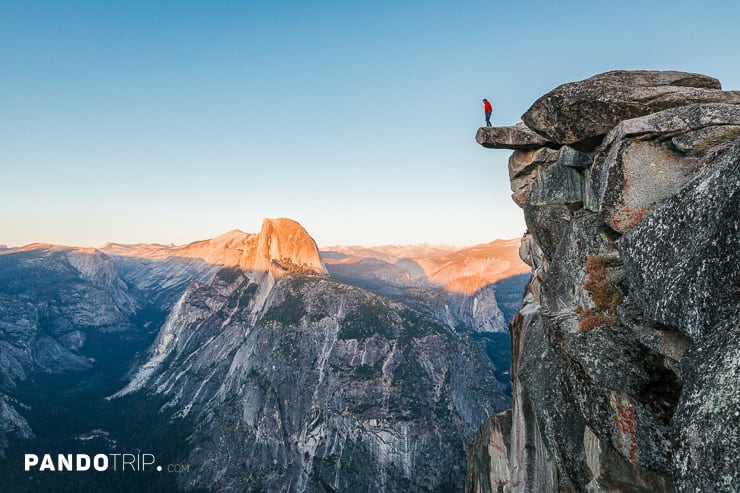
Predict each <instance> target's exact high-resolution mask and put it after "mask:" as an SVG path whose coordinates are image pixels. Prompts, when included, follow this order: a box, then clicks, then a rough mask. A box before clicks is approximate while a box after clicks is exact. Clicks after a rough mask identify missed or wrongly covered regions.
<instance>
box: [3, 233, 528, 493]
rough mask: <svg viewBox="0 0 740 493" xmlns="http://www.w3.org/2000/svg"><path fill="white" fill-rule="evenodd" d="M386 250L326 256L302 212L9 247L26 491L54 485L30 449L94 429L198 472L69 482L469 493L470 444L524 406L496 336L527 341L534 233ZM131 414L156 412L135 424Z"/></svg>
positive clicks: (8, 365) (9, 343) (72, 441)
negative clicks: (217, 228) (504, 299)
mask: <svg viewBox="0 0 740 493" xmlns="http://www.w3.org/2000/svg"><path fill="white" fill-rule="evenodd" d="M382 250H385V253H384V255H386V257H385V260H383V259H378V258H376V257H371V256H369V255H367V253H370V252H366V255H367V256H363V257H360V256H359V255H357V253H360V252H359V251H357V250H354V249H351V248H345V249H339V248H333V249H331V250H327V251H323V252H322V253H321V254H320V253H319V249H318V248H317V246H316V243H315V242H314V240H313V239H312V238H311V237H310V235H309V234H308V233H307V232H306V231H305V229H303V227H301V226H300V225H299V224H298V223H296V222H295V221H292V220H289V219H272V220H265V221H264V223H263V225H262V228H261V230H260V232H259V233H256V234H250V233H244V232H241V231H239V230H233V231H230V232H228V233H226V234H224V235H221V236H218V237H216V238H214V239H211V240H204V241H199V242H194V243H191V244H188V245H185V246H173V245H158V244H138V245H122V244H111V243H109V244H106V245H104V246H103V247H101V248H100V249H81V248H73V247H62V246H55V245H42V244H35V245H29V246H26V247H22V248H16V249H7V250H4V251H3V252H2V254H0V286H2V287H0V297H2V301H3V303H2V304H1V305H0V306H1V307H2V308H1V309H2V312H0V347H2V352H1V353H0V392H2V398H1V399H0V413H2V416H0V423H2V428H0V449H2V450H4V453H6V455H7V457H6V459H5V461H4V464H3V461H2V460H0V470H2V472H3V473H4V474H6V475H8V477H10V478H14V479H15V481H14V483H13V484H14V486H13V488H14V489H12V491H35V490H38V489H39V488H41V489H44V487H46V486H49V485H50V484H51V483H49V481H51V479H50V478H48V477H44V476H43V475H37V476H34V477H33V478H29V477H27V476H24V475H23V474H21V473H19V471H18V470H17V469H15V468H14V467H13V464H15V462H14V461H17V460H18V457H19V454H20V453H21V452H22V451H23V450H26V449H27V448H28V447H29V446H30V447H32V448H38V447H40V446H42V447H48V448H50V449H58V450H69V447H77V448H79V447H80V446H81V445H80V443H82V442H80V440H82V438H80V437H84V439H85V442H84V443H85V445H86V446H88V447H89V446H94V447H97V448H98V450H101V451H104V450H120V449H122V448H124V447H135V448H141V445H142V443H144V442H146V443H152V444H153V445H152V446H153V447H155V449H156V448H160V449H163V450H164V451H162V452H161V453H160V455H161V456H162V457H163V458H165V457H166V458H170V459H172V460H178V461H184V462H185V463H187V464H188V465H189V469H188V471H187V472H184V473H183V474H180V475H177V477H173V476H172V475H170V476H168V477H163V476H158V477H157V478H156V481H154V483H152V481H151V479H152V478H149V479H148V480H147V481H144V480H141V479H139V478H138V477H125V478H121V477H116V478H114V479H113V480H111V478H109V477H108V476H105V475H103V476H99V477H97V478H93V479H91V478H89V477H86V476H85V475H77V476H74V475H73V476H69V477H68V478H67V481H68V482H67V483H65V482H64V481H62V483H59V478H55V479H54V481H55V483H54V484H57V486H58V484H63V485H64V484H67V485H68V487H69V488H70V489H71V490H74V489H75V488H76V487H78V486H79V485H80V484H81V483H80V482H81V481H83V477H84V481H98V483H97V484H98V485H99V486H103V485H105V487H106V488H109V487H110V484H111V481H113V484H117V485H118V487H121V488H124V489H125V488H129V490H130V489H136V488H138V487H141V486H140V485H139V481H141V482H142V484H147V487H151V486H152V484H156V485H158V486H157V487H158V488H160V490H161V491H175V490H179V489H195V490H197V489H204V490H213V491H276V492H277V491H296V492H297V491H301V492H331V491H420V492H421V491H462V488H463V482H464V477H465V446H466V443H467V442H468V441H469V440H470V438H471V437H472V434H473V432H474V430H475V429H476V428H477V427H478V426H479V425H480V424H481V423H482V422H484V421H485V420H486V419H487V418H488V417H489V416H491V415H493V414H495V413H497V412H499V411H501V410H503V409H505V408H507V407H508V406H509V398H508V396H507V395H506V392H507V383H508V374H507V372H508V361H505V360H506V358H507V357H508V356H507V355H506V354H505V351H504V354H503V356H502V355H501V354H499V353H497V352H496V351H492V350H491V346H492V345H496V344H498V345H499V346H502V345H505V346H508V335H507V334H506V333H505V332H501V331H502V330H504V321H503V318H504V317H503V314H502V312H501V310H500V308H499V307H498V305H497V304H496V292H497V287H496V284H497V283H501V282H505V279H507V277H506V276H507V275H509V279H512V278H516V274H515V273H518V272H521V270H522V269H521V267H517V266H516V265H514V264H513V263H512V262H511V259H512V258H513V257H512V252H514V254H513V255H514V256H515V255H516V252H517V251H518V241H508V242H494V243H491V244H490V245H482V246H480V247H474V248H472V249H468V250H462V251H451V250H449V249H445V250H443V249H439V248H427V247H425V246H420V247H414V248H413V249H409V248H398V247H395V248H393V249H392V248H385V249H377V250H376V251H382ZM353 252H354V253H355V254H353ZM411 253H413V254H414V255H415V256H414V257H407V256H404V255H406V254H411ZM466 255H469V259H468V260H466ZM348 266H349V267H348ZM517 269H518V270H517ZM455 272H457V273H458V274H459V275H457V276H456V275H455ZM476 272H477V274H476ZM421 273H423V275H420V274H421ZM399 276H400V277H399ZM404 276H405V277H404ZM401 278H403V279H401ZM398 279H401V280H398ZM519 293H521V286H520V290H519ZM493 336H496V337H498V339H496V340H495V343H494V342H492V340H491V339H486V337H489V338H490V337H493ZM502 338H505V339H506V340H505V341H504V339H502ZM502 341H503V342H505V344H503V342H502ZM147 347H148V349H147ZM492 356H493V359H492ZM497 358H498V360H496V359H497ZM497 377H498V378H499V380H500V381H499V380H497ZM501 381H503V382H501ZM502 383H503V384H502ZM132 413H133V414H137V415H139V416H140V417H143V418H144V419H143V420H140V421H138V422H137V423H133V422H131V421H130V420H125V419H124V420H122V419H121V416H122V415H126V414H132ZM60 419H61V420H63V421H64V422H65V423H66V424H65V425H64V426H58V425H55V424H53V423H56V422H57V421H58V420H60ZM145 423H149V425H150V426H147V425H146V424H145ZM153 423H157V424H158V425H157V429H156V430H152V429H151V424H153ZM89 437H94V438H93V439H90V440H88V438H89ZM163 460H164V459H163ZM85 484H87V483H85Z"/></svg>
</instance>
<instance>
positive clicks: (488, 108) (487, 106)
mask: <svg viewBox="0 0 740 493" xmlns="http://www.w3.org/2000/svg"><path fill="white" fill-rule="evenodd" d="M483 110H484V111H491V112H493V106H491V103H489V102H488V101H483Z"/></svg>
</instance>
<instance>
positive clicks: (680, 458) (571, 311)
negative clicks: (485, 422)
mask: <svg viewBox="0 0 740 493" xmlns="http://www.w3.org/2000/svg"><path fill="white" fill-rule="evenodd" d="M738 103H740V93H738V92H736V91H721V90H720V85H719V82H718V81H716V80H715V79H712V78H710V77H705V76H700V75H695V74H684V73H678V72H610V73H607V74H601V75H597V76H594V77H592V78H590V79H587V80H585V81H580V82H575V83H570V84H565V85H563V86H560V87H559V88H557V89H555V90H554V91H552V92H551V93H549V94H547V95H546V96H543V97H542V98H540V99H539V100H538V101H537V102H536V103H535V104H534V105H533V106H532V108H531V109H530V110H529V111H528V112H527V113H526V114H525V115H524V117H523V120H524V122H525V123H527V125H529V126H530V128H532V130H534V131H536V132H537V133H539V134H541V135H543V136H545V138H546V139H547V140H548V141H550V142H554V143H557V144H559V145H561V146H562V147H561V148H560V149H559V150H554V149H552V148H550V147H548V146H544V145H543V146H542V147H541V148H540V149H530V150H521V149H520V148H519V147H518V146H510V148H511V149H513V150H515V152H514V154H513V156H512V157H511V160H510V162H509V172H510V177H511V181H512V190H513V191H514V195H513V198H514V200H515V202H516V203H517V204H518V205H519V206H520V207H522V208H523V210H524V216H525V219H526V222H527V227H528V233H527V234H526V235H525V237H524V238H523V240H522V247H521V249H520V255H521V257H522V259H523V260H524V261H525V262H527V264H528V265H530V266H531V267H532V271H533V274H532V278H531V280H530V283H529V285H528V287H527V291H526V293H525V299H524V302H523V304H522V306H521V309H520V311H519V314H518V315H517V317H515V319H514V322H513V323H512V324H511V326H510V330H511V338H512V384H513V391H512V392H513V409H512V418H511V419H512V424H511V436H510V437H509V441H508V445H507V446H508V447H509V464H508V466H509V467H508V471H505V472H501V473H500V474H499V475H498V476H495V477H486V478H482V477H473V478H469V482H468V487H469V490H470V491H487V490H485V489H481V488H480V487H479V486H477V485H480V484H484V483H485V484H487V485H496V484H499V485H501V489H500V491H511V492H549V491H552V492H555V491H567V492H589V493H591V492H593V493H596V492H614V491H620V492H644V493H647V492H672V491H677V492H682V493H689V492H695V491H713V492H728V493H729V492H734V491H739V490H740V473H739V472H738V469H737V467H736V464H735V462H736V458H737V457H738V455H739V454H740V435H739V433H738V430H740V413H738V412H737V409H738V406H739V405H740V390H738V389H740V371H739V367H740V358H738V354H740V328H739V327H738V321H739V320H740V318H739V316H738V313H739V312H740V295H739V294H738V293H740V287H738V286H739V284H738V283H739V282H740V270H739V268H738V266H739V265H740V132H738V124H739V123H740V122H739V121H738V116H739V115H740V106H737V104H738ZM489 427H490V425H489ZM500 430H501V427H498V428H496V431H495V433H494V431H493V430H492V429H489V431H488V432H487V431H486V430H481V431H480V433H482V434H483V435H485V434H486V433H488V434H489V435H490V439H489V441H488V442H487V441H486V440H485V438H481V437H478V438H479V440H478V443H479V446H478V450H472V451H470V452H469V457H472V458H473V461H474V462H476V461H477V462H480V461H486V460H489V461H490V464H480V463H477V462H476V463H474V464H473V465H471V466H469V467H470V470H471V471H475V470H478V471H482V473H481V474H483V473H485V474H489V472H488V471H498V470H500V457H498V458H497V459H496V461H497V462H495V463H494V459H493V458H492V456H490V455H489V456H486V454H485V453H483V451H482V450H480V447H483V446H484V445H485V444H486V443H490V442H491V440H493V441H497V442H496V443H499V442H500V441H501V440H500V438H499V437H498V435H496V434H500V432H501V431H500ZM494 435H496V436H494ZM489 476H490V474H489ZM476 488H477V489H476Z"/></svg>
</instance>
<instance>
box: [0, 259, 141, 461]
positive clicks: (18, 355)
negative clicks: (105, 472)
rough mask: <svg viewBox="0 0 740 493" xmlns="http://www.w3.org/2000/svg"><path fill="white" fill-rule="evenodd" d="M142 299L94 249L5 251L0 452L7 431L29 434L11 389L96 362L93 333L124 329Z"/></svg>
mask: <svg viewBox="0 0 740 493" xmlns="http://www.w3.org/2000/svg"><path fill="white" fill-rule="evenodd" d="M137 306H138V300H135V299H134V297H133V296H132V294H131V293H130V292H129V290H128V288H127V286H126V285H125V284H124V283H123V281H122V280H121V278H120V277H119V274H118V270H117V268H116V265H115V264H114V263H113V261H112V260H111V259H110V258H109V257H108V256H107V255H105V254H103V253H101V252H99V251H97V250H94V249H76V248H70V247H60V246H53V245H29V246H28V247H24V248H18V249H9V250H4V251H3V253H2V254H0V456H2V454H3V451H4V449H5V447H7V445H8V440H7V438H6V434H10V435H14V436H16V437H18V438H29V437H32V436H33V431H32V430H31V428H30V427H29V425H28V423H27V422H26V420H25V418H23V416H22V415H23V412H20V413H19V410H20V409H22V407H23V403H20V402H18V401H17V400H15V399H13V398H11V397H10V396H9V395H8V394H10V393H12V392H13V391H14V390H16V388H17V387H18V386H20V385H23V383H24V382H25V381H27V380H29V379H32V378H33V377H34V376H36V375H39V374H59V373H63V372H79V371H84V370H87V369H90V368H92V367H93V362H92V361H91V360H90V359H89V358H88V357H86V355H85V354H83V352H82V351H81V349H82V348H83V346H84V344H85V342H86V340H87V339H88V337H90V335H91V333H96V332H127V331H131V330H133V329H134V326H133V325H132V324H131V323H130V320H129V317H130V316H131V315H132V314H133V313H134V311H135V309H136V308H137Z"/></svg>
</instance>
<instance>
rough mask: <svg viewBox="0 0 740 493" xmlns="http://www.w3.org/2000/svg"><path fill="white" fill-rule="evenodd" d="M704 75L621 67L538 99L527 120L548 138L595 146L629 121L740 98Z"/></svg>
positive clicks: (560, 88)
mask: <svg viewBox="0 0 740 493" xmlns="http://www.w3.org/2000/svg"><path fill="white" fill-rule="evenodd" d="M720 88H721V86H720V84H719V81H717V80H716V79H714V78H711V77H706V76H703V75H699V74H690V73H685V72H658V71H632V72H629V71H615V72H607V73H604V74H599V75H596V76H594V77H591V78H588V79H585V80H582V81H578V82H570V83H567V84H563V85H561V86H559V87H557V88H556V89H554V90H552V91H550V92H549V93H547V94H546V95H544V96H542V97H541V98H540V99H538V100H537V101H535V102H534V104H532V106H531V107H530V108H529V110H527V112H526V113H524V115H522V120H523V121H524V123H525V124H526V125H527V126H528V127H529V128H530V129H532V130H533V131H535V132H536V133H538V134H540V135H542V136H543V137H545V138H546V139H547V140H548V141H550V142H554V143H556V144H559V145H570V146H572V147H577V148H581V149H582V150H591V149H593V148H594V147H596V145H597V144H598V142H599V140H600V139H601V137H603V136H604V135H606V133H607V132H609V131H610V130H611V129H612V128H614V126H616V125H617V124H618V123H619V122H621V121H623V120H628V119H630V118H636V117H639V116H643V115H647V114H650V113H655V112H657V111H661V110H665V109H668V108H674V107H679V106H685V105H687V104H691V103H730V104H738V103H740V92H738V91H722V90H721V89H720Z"/></svg>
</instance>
